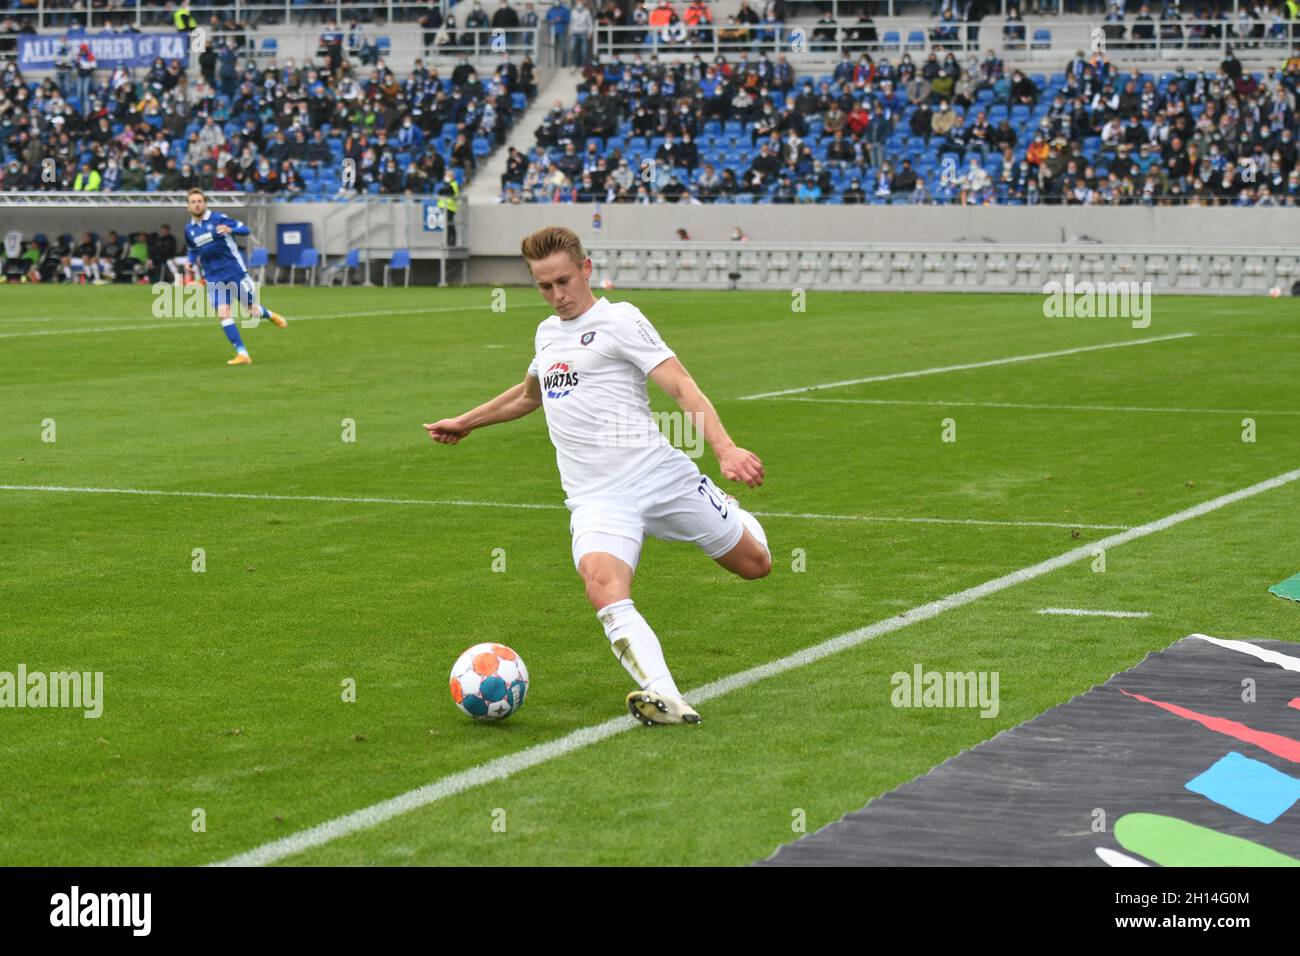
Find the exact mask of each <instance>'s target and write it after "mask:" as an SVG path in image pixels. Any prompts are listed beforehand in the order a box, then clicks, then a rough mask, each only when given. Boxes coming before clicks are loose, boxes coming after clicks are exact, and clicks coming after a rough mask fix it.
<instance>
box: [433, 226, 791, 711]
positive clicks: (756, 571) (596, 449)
mask: <svg viewBox="0 0 1300 956" xmlns="http://www.w3.org/2000/svg"><path fill="white" fill-rule="evenodd" d="M520 249H521V252H522V253H523V256H524V259H525V261H526V262H527V263H528V267H529V270H530V271H531V273H532V276H533V280H534V282H536V284H537V288H538V291H540V292H541V293H542V296H543V298H545V299H546V301H547V302H548V303H549V304H550V306H551V307H552V308H553V309H554V310H555V313H554V314H553V315H551V316H550V317H548V318H547V319H546V320H545V321H544V322H542V323H541V325H539V326H538V327H537V336H536V339H535V342H534V356H533V360H532V362H531V363H530V364H529V366H528V373H527V374H526V375H525V376H524V380H523V382H521V383H520V384H518V385H516V386H514V387H513V388H510V389H507V390H506V391H505V392H502V393H501V394H500V395H498V396H497V397H496V398H494V399H492V400H491V401H490V402H487V403H485V404H483V405H480V406H479V407H478V408H475V409H473V410H471V411H468V412H465V413H464V414H463V415H460V416H458V417H456V418H444V419H443V420H442V421H438V422H434V423H433V424H426V425H425V426H424V427H425V429H426V430H427V431H428V433H429V437H430V438H432V439H433V440H434V441H438V442H442V443H443V444H447V445H454V444H456V443H457V442H459V441H460V440H461V439H462V438H464V437H465V436H467V435H468V434H469V433H470V432H471V431H473V430H474V429H476V428H482V427H483V426H485V425H494V424H496V423H498V422H508V421H512V420H514V419H516V418H522V417H523V416H524V415H527V414H529V413H530V412H533V411H535V410H536V409H537V408H538V407H544V408H545V410H546V424H547V427H548V429H549V430H550V433H551V441H552V442H553V443H554V445H555V460H556V463H557V464H558V465H559V469H560V482H561V484H562V485H563V486H564V491H565V494H566V495H567V496H568V497H567V498H566V499H565V504H566V505H567V506H568V508H569V511H570V522H569V527H570V531H571V532H572V535H573V562H574V564H575V565H576V566H577V569H578V573H579V574H580V575H581V576H582V579H583V581H584V582H585V584H586V588H587V599H588V600H589V601H591V604H592V606H593V607H595V608H596V617H597V619H598V620H599V621H600V623H601V625H602V626H603V627H604V629H605V636H606V637H608V638H609V642H610V647H611V648H612V650H613V651H614V654H615V656H616V657H618V659H619V662H620V663H621V664H622V665H623V667H624V668H625V669H626V670H627V672H628V673H629V674H630V675H631V676H632V679H633V680H634V681H636V683H637V685H638V686H639V688H640V689H639V690H636V691H633V692H632V693H630V694H628V697H627V705H628V709H629V710H630V711H631V712H632V715H633V716H634V717H636V718H637V719H639V720H640V721H641V722H642V723H644V724H646V725H651V724H673V723H699V721H700V715H699V714H698V713H696V712H695V710H694V709H693V708H692V707H691V706H690V705H689V704H688V703H686V701H685V700H683V699H682V695H681V691H679V690H678V688H677V685H676V684H675V683H674V682H673V677H672V673H671V672H670V671H669V669H668V665H667V663H666V662H665V660H664V653H663V649H662V648H661V647H660V645H659V639H658V638H657V637H656V636H655V633H654V631H653V630H652V629H651V627H650V625H649V624H647V623H646V620H645V618H643V617H642V616H641V614H640V612H638V611H637V609H636V606H635V605H634V604H633V603H632V575H633V573H634V572H635V571H636V565H637V559H638V558H639V557H640V555H641V543H642V541H643V540H644V536H645V535H647V534H649V535H652V536H654V537H656V538H662V539H664V540H666V541H689V542H692V543H694V544H696V545H697V546H699V548H700V549H701V550H702V551H704V553H705V554H707V555H708V556H709V557H711V558H713V559H714V560H715V561H717V562H718V564H720V565H722V567H724V568H726V569H727V570H728V571H731V572H733V573H734V574H738V575H740V576H741V577H743V578H749V579H755V578H761V577H765V576H766V575H767V573H768V572H769V571H771V569H772V558H771V554H770V553H769V551H768V547H767V536H766V535H765V534H764V533H763V528H762V526H760V525H759V523H758V521H757V519H755V518H754V516H753V515H751V514H749V513H748V512H746V511H745V510H743V509H742V508H741V507H740V504H739V502H737V501H736V499H735V498H733V497H731V496H730V495H728V494H726V493H725V492H723V491H721V490H720V489H719V488H718V487H717V486H716V485H715V484H714V483H713V482H712V481H711V480H710V479H709V477H708V476H707V475H704V474H701V472H700V470H699V468H697V467H696V466H695V463H694V462H693V461H691V459H690V458H688V457H687V456H686V455H685V454H684V453H683V452H682V451H681V450H680V449H678V448H674V447H673V446H672V445H671V444H670V443H669V442H668V439H667V438H665V437H664V435H663V434H662V433H661V432H660V430H659V429H658V428H657V427H656V425H655V421H654V419H653V418H652V417H651V414H650V402H649V398H648V396H647V395H646V379H647V378H649V379H650V380H651V381H653V382H654V383H655V384H657V385H658V386H659V387H660V388H662V389H663V390H664V391H665V392H667V393H668V394H669V395H671V396H672V397H673V398H674V399H675V400H676V401H677V404H678V405H680V406H681V409H682V412H683V413H684V414H685V415H686V416H688V417H689V418H690V419H691V420H693V421H696V422H700V423H702V425H703V432H704V438H705V440H706V441H708V443H709V446H710V447H711V448H712V449H713V452H714V455H716V457H717V459H718V465H719V468H720V470H721V472H722V474H723V476H724V477H725V478H728V479H729V480H731V481H743V482H744V483H745V484H746V485H748V486H749V487H751V488H752V487H755V486H757V485H761V484H762V483H763V463H762V462H761V461H759V459H758V456H757V455H755V454H754V453H753V452H749V451H746V450H745V449H743V448H739V447H737V446H736V444H735V442H733V441H732V440H731V438H730V437H729V436H728V435H727V432H726V430H725V429H724V428H723V427H722V422H721V421H720V420H719V419H718V413H717V412H716V411H715V410H714V408H713V405H712V404H711V403H710V402H709V400H708V398H706V397H705V395H704V393H703V392H701V391H700V389H699V386H698V385H696V384H695V381H694V379H692V378H691V376H690V374H689V373H688V372H687V371H686V369H685V368H683V367H682V363H681V362H680V361H678V359H677V357H676V355H675V354H674V353H673V350H672V349H670V348H669V347H668V346H667V345H665V344H664V342H663V340H662V339H661V338H660V337H659V334H658V332H656V331H655V329H654V326H652V325H651V324H650V322H649V320H647V319H646V317H645V316H644V315H642V314H641V312H640V310H638V309H637V308H636V307H635V306H634V305H632V304H631V303H630V302H610V301H609V300H608V299H606V298H604V297H601V298H600V299H597V298H596V297H595V296H594V295H593V294H592V291H591V287H590V285H589V283H590V281H591V259H589V258H587V256H586V254H585V252H584V251H583V248H582V241H581V240H580V239H579V238H578V236H577V234H576V233H574V232H573V231H572V230H570V229H565V228H562V227H559V226H551V227H547V228H545V229H541V230H539V231H537V232H535V233H533V234H532V235H530V236H527V237H526V238H525V239H524V240H523V242H522V243H521V245H520Z"/></svg>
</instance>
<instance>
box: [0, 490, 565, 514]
mask: <svg viewBox="0 0 1300 956" xmlns="http://www.w3.org/2000/svg"><path fill="white" fill-rule="evenodd" d="M0 491H49V492H56V493H66V494H87V495H146V496H157V497H163V498H236V499H239V500H243V501H324V502H332V503H339V504H358V505H425V506H427V507H434V506H451V507H462V508H523V509H528V510H540V511H566V510H567V509H566V508H565V507H564V505H554V504H529V503H527V502H511V501H472V500H467V499H460V498H367V497H353V496H342V495H265V494H248V493H242V492H237V491H164V490H159V489H154V488H83V487H76V486H72V485H0Z"/></svg>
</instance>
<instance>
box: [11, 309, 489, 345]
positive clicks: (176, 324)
mask: <svg viewBox="0 0 1300 956" xmlns="http://www.w3.org/2000/svg"><path fill="white" fill-rule="evenodd" d="M486 308H487V306H480V305H466V306H444V307H439V308H436V309H394V310H392V311H384V312H340V313H338V314H336V315H303V316H299V317H297V318H291V319H290V320H289V325H290V326H293V325H296V324H297V323H299V322H317V321H320V320H322V319H355V318H362V317H366V316H376V315H428V314H430V313H434V312H476V311H480V310H482V309H486ZM216 321H217V320H216V317H215V316H210V317H206V318H193V319H171V320H169V321H168V323H167V324H166V325H159V324H155V323H149V324H145V325H109V326H100V327H99V328H94V329H39V330H37V331H35V332H0V339H17V338H24V337H26V336H30V335H88V334H91V333H97V332H143V331H145V330H146V329H197V328H204V327H206V326H207V325H208V324H210V323H213V322H216Z"/></svg>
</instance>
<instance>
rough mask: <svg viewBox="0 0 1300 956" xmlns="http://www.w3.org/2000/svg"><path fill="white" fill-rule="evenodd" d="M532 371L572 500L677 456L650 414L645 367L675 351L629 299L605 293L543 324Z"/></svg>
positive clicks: (615, 487) (621, 485)
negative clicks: (590, 303) (580, 311)
mask: <svg viewBox="0 0 1300 956" xmlns="http://www.w3.org/2000/svg"><path fill="white" fill-rule="evenodd" d="M534 347H535V349H536V351H535V354H534V357H533V361H532V363H531V364H530V365H529V366H528V374H529V375H532V376H534V377H535V378H537V379H539V380H540V385H541V390H542V407H543V409H544V410H545V412H546V426H547V428H548V429H550V432H551V442H552V443H553V444H554V445H555V462H556V464H557V465H559V468H560V483H561V484H562V485H563V486H564V491H565V493H566V494H567V495H568V496H569V497H570V498H575V497H577V496H579V495H587V494H593V493H604V492H615V491H619V490H622V489H625V488H627V487H628V486H629V485H630V484H631V483H632V482H633V481H635V479H636V478H638V477H640V476H643V475H645V474H648V473H649V472H650V471H652V470H653V469H655V468H656V467H658V466H659V465H661V464H663V463H664V462H665V461H668V460H669V459H671V458H674V457H676V456H681V457H683V458H685V457H686V456H685V455H683V454H682V452H681V451H679V450H678V449H676V448H674V447H672V445H671V444H669V442H668V439H667V438H665V437H664V435H663V434H662V433H661V432H660V431H659V429H658V428H657V427H656V425H655V421H654V419H653V418H652V417H651V415H650V400H649V397H648V396H647V395H646V373H647V372H649V371H651V370H652V369H654V367H655V366H656V365H658V364H659V363H661V362H663V361H664V360H665V359H669V358H672V357H673V355H674V353H673V350H672V349H670V348H669V347H668V346H667V345H665V344H664V343H663V342H662V341H661V340H660V338H659V334H658V333H657V332H656V331H655V329H654V326H652V325H651V324H650V321H649V320H648V319H647V318H646V317H645V316H644V315H642V314H641V311H640V310H639V309H638V308H637V307H636V306H634V305H632V304H631V303H630V302H610V301H609V300H608V299H606V298H605V297H603V296H602V297H601V298H599V299H597V300H596V304H595V305H593V306H592V307H591V308H590V309H588V310H587V311H586V312H584V313H583V314H582V315H580V316H578V317H577V318H575V319H561V318H560V317H559V316H558V315H552V316H550V317H549V318H547V319H546V320H545V321H544V322H542V323H541V324H540V325H539V326H538V327H537V338H536V341H535V343H534Z"/></svg>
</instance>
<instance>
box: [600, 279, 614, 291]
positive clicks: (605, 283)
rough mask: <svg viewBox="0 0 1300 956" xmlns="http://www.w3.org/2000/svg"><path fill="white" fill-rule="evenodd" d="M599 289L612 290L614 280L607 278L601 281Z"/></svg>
mask: <svg viewBox="0 0 1300 956" xmlns="http://www.w3.org/2000/svg"><path fill="white" fill-rule="evenodd" d="M600 287H601V288H602V289H612V288H614V280H613V279H609V278H605V279H601V280H600Z"/></svg>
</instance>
